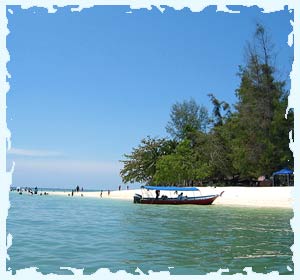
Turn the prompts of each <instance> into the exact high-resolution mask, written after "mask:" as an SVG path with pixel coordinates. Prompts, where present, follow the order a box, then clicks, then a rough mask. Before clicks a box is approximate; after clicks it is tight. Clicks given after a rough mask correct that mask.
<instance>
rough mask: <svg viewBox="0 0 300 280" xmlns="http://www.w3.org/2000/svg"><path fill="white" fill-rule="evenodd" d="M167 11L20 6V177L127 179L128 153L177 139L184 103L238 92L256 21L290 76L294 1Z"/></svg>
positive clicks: (16, 92) (107, 184)
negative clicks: (272, 6)
mask: <svg viewBox="0 0 300 280" xmlns="http://www.w3.org/2000/svg"><path fill="white" fill-rule="evenodd" d="M165 8H166V10H165V11H164V13H161V12H160V11H159V10H158V9H156V8H153V9H152V10H151V11H148V10H146V9H140V10H132V11H131V10H130V8H129V7H128V6H114V7H112V6H98V7H93V8H90V9H84V10H83V11H81V12H71V11H70V7H65V8H59V9H58V11H57V12H56V13H54V14H48V13H47V11H46V9H43V8H31V9H28V10H22V9H21V8H20V7H16V6H11V7H9V9H10V11H8V12H7V15H8V20H9V22H8V28H9V30H10V34H9V36H8V39H7V47H8V50H9V53H10V62H9V63H8V66H7V67H8V71H9V73H10V75H11V78H9V83H10V91H9V93H8V95H7V123H8V128H9V129H10V131H11V134H12V149H11V150H10V151H9V152H8V155H7V166H8V169H10V168H11V166H12V161H14V162H15V169H14V174H13V186H20V187H22V186H24V187H25V186H31V187H35V186H38V187H56V188H74V187H75V186H76V185H80V186H81V187H83V188H85V189H116V188H117V187H118V186H119V185H120V184H121V185H122V186H125V184H124V183H122V180H121V177H120V176H119V172H120V169H121V168H122V163H120V160H122V159H124V157H123V155H124V154H128V153H130V152H131V150H132V148H133V147H136V146H137V145H138V144H139V143H140V141H141V139H142V138H145V137H146V136H148V135H149V136H151V137H168V134H167V133H166V130H165V127H166V124H167V122H168V121H169V114H170V109H171V106H172V105H173V104H174V103H176V102H182V101H184V100H189V99H190V98H193V99H195V100H196V102H197V103H198V104H201V105H204V106H206V107H207V108H208V110H209V111H211V109H212V105H211V104H210V101H209V98H208V96H207V95H208V94H209V93H213V94H214V95H215V96H216V97H217V98H218V99H220V100H224V101H226V102H228V103H229V104H234V103H235V102H236V101H237V100H236V96H235V90H236V89H237V88H238V86H239V83H240V80H239V77H238V76H237V72H238V66H239V65H244V64H245V56H244V49H245V45H246V43H247V41H251V39H252V38H253V33H254V31H255V26H256V23H261V24H263V25H264V26H265V28H266V29H267V30H268V32H269V33H270V35H271V38H272V41H273V43H274V46H275V48H274V51H275V53H276V66H277V68H278V69H279V74H278V77H280V78H281V79H288V75H289V72H290V70H291V64H292V61H293V48H291V47H289V46H288V44H287V40H288V34H289V33H290V32H291V31H292V26H291V24H290V20H292V19H293V13H292V11H289V10H288V9H287V8H285V10H283V11H279V12H274V13H270V14H266V13H262V12H261V9H260V8H258V7H251V8H246V7H241V6H236V7H230V8H231V9H232V10H236V11H237V10H239V11H240V13H234V14H229V13H224V12H216V7H215V6H211V7H208V8H206V9H205V10H204V11H202V12H200V13H192V12H191V11H190V10H189V9H183V10H181V11H176V10H174V9H172V8H168V7H165ZM126 185H129V186H130V187H134V186H137V184H135V185H132V184H126Z"/></svg>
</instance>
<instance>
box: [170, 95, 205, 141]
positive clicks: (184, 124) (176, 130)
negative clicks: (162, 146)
mask: <svg viewBox="0 0 300 280" xmlns="http://www.w3.org/2000/svg"><path fill="white" fill-rule="evenodd" d="M170 119H171V120H170V121H169V122H168V124H167V126H166V130H167V132H168V133H169V134H170V135H171V136H172V137H174V138H175V139H177V140H183V139H184V138H185V137H186V136H187V134H188V133H190V132H192V131H198V130H200V131H203V132H205V131H206V130H207V129H208V124H209V118H208V111H207V109H206V108H205V107H204V106H200V105H198V104H197V103H196V101H195V100H194V99H190V100H189V101H183V102H182V103H178V102H177V103H175V104H174V105H173V106H172V108H171V113H170Z"/></svg>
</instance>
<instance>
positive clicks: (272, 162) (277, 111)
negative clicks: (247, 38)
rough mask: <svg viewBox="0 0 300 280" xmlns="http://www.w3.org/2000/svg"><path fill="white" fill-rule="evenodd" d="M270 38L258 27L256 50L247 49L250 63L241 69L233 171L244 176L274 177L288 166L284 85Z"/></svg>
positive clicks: (233, 146) (254, 44) (252, 47)
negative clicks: (273, 62)
mask: <svg viewBox="0 0 300 280" xmlns="http://www.w3.org/2000/svg"><path fill="white" fill-rule="evenodd" d="M270 50H271V47H270V42H269V39H268V36H267V34H266V32H265V30H264V28H263V27H262V26H261V25H258V26H257V30H256V32H255V37H254V42H253V46H251V45H248V52H247V58H248V62H247V64H246V66H245V67H241V68H240V72H239V75H240V77H241V84H240V87H239V88H238V89H237V91H236V95H237V97H238V103H237V104H236V109H237V123H236V124H237V125H236V127H235V129H236V130H237V132H236V136H237V137H236V138H235V139H234V140H233V145H232V150H233V153H234V157H233V162H234V167H235V168H236V169H237V170H238V172H239V173H240V174H241V176H244V177H254V178H255V177H258V176H259V175H262V174H271V173H272V171H274V170H276V169H277V168H278V167H279V166H281V167H282V166H284V165H286V164H287V160H288V158H289V157H290V156H291V153H290V152H289V151H288V134H287V130H286V128H287V120H285V119H284V110H285V109H284V108H285V107H286V105H287V104H286V101H285V100H286V92H285V91H284V86H285V84H284V82H281V81H276V80H275V68H274V67H273V66H271V65H270V64H269V63H270V61H271V58H272V55H271V53H270Z"/></svg>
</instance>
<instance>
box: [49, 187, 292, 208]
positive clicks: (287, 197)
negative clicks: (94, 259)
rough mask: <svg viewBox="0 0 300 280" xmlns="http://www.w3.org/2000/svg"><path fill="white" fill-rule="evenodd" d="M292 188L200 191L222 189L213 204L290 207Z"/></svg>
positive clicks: (117, 194) (115, 194)
mask: <svg viewBox="0 0 300 280" xmlns="http://www.w3.org/2000/svg"><path fill="white" fill-rule="evenodd" d="M293 189H294V187H202V188H200V191H201V194H202V195H210V194H219V193H221V192H222V191H224V193H223V194H222V196H221V197H218V198H217V199H216V200H215V202H214V204H216V205H232V206H251V207H280V208H292V207H293ZM48 193H49V195H62V196H70V197H71V191H69V192H68V191H51V192H48ZM135 193H138V194H141V189H132V190H120V191H119V190H115V191H111V192H110V194H109V195H108V192H107V191H103V193H102V198H101V196H100V191H96V192H86V191H83V192H81V191H80V192H78V193H77V192H74V197H83V198H88V197H92V198H99V199H126V200H133V196H134V194H135ZM164 194H165V195H167V196H170V192H169V191H166V192H164V191H162V192H161V195H164ZM190 195H191V194H190ZM195 195H196V193H195ZM197 195H199V193H198V194H197ZM153 196H154V194H153Z"/></svg>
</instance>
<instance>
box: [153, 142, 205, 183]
mask: <svg viewBox="0 0 300 280" xmlns="http://www.w3.org/2000/svg"><path fill="white" fill-rule="evenodd" d="M199 155H200V154H199V153H196V152H195V149H194V147H193V145H192V142H191V140H188V139H185V140H183V141H181V142H180V143H179V144H178V146H177V147H176V149H175V152H174V153H172V154H170V155H166V156H163V157H161V158H160V159H159V160H158V162H157V170H156V173H155V176H154V182H155V183H156V184H158V185H164V184H170V185H193V183H194V181H199V180H201V179H204V178H206V177H208V176H209V175H210V167H209V164H208V161H207V160H201V156H200V157H199ZM202 159H203V158H202Z"/></svg>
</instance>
